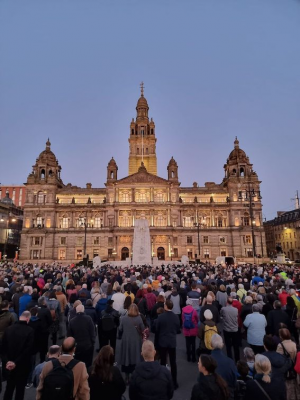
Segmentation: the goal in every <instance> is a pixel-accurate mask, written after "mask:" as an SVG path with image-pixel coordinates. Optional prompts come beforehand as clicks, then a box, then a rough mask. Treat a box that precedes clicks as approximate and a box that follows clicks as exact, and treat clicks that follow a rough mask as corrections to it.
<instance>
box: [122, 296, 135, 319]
mask: <svg viewBox="0 0 300 400" xmlns="http://www.w3.org/2000/svg"><path fill="white" fill-rule="evenodd" d="M131 303H132V300H131V297H130V296H126V297H125V300H124V305H123V307H122V308H120V310H119V314H120V317H124V316H125V315H128V310H129V307H130V306H131Z"/></svg>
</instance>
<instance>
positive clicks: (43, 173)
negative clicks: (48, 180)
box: [41, 169, 46, 179]
mask: <svg viewBox="0 0 300 400" xmlns="http://www.w3.org/2000/svg"><path fill="white" fill-rule="evenodd" d="M45 175H46V173H45V170H44V169H42V170H41V179H45Z"/></svg>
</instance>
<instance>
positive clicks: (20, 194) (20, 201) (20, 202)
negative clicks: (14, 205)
mask: <svg viewBox="0 0 300 400" xmlns="http://www.w3.org/2000/svg"><path fill="white" fill-rule="evenodd" d="M22 191H23V189H20V192H19V207H21V206H22ZM0 198H1V195H0Z"/></svg>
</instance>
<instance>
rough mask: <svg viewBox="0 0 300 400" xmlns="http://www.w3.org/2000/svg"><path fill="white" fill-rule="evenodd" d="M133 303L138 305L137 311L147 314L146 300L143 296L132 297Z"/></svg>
mask: <svg viewBox="0 0 300 400" xmlns="http://www.w3.org/2000/svg"><path fill="white" fill-rule="evenodd" d="M134 303H135V304H136V305H137V306H138V309H139V312H140V313H141V314H143V315H147V313H148V307H147V300H146V299H145V298H144V297H136V298H135V299H134ZM151 311H152V310H151Z"/></svg>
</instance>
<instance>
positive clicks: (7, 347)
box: [2, 321, 34, 370]
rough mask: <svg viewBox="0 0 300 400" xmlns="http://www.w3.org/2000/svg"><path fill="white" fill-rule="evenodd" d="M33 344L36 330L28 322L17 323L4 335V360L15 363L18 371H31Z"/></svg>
mask: <svg viewBox="0 0 300 400" xmlns="http://www.w3.org/2000/svg"><path fill="white" fill-rule="evenodd" d="M33 344H34V330H33V329H32V328H31V327H30V326H29V325H28V324H27V322H26V321H17V322H15V323H14V324H13V325H11V326H9V327H8V328H7V329H6V330H5V332H4V335H3V341H2V352H3V360H5V362H7V361H13V362H14V363H15V364H16V370H24V369H25V370H28V368H29V369H30V365H31V355H32V353H33ZM3 364H4V363H3ZM4 365H5V364H4Z"/></svg>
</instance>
